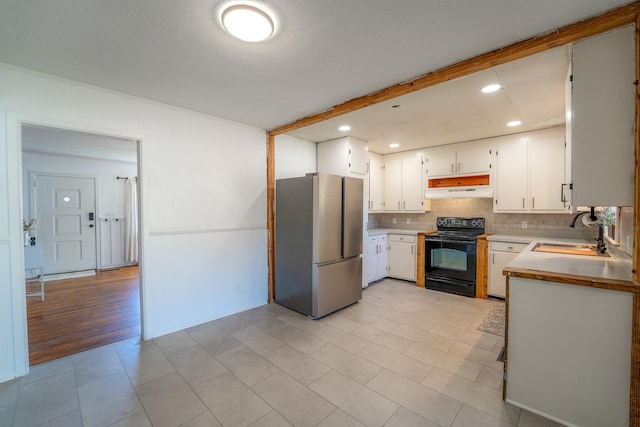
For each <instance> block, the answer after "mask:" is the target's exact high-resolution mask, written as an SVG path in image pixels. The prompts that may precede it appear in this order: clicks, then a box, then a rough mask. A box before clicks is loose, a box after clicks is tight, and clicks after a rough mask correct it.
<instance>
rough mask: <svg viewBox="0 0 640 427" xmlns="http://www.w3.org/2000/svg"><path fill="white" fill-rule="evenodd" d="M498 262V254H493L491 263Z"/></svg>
mask: <svg viewBox="0 0 640 427" xmlns="http://www.w3.org/2000/svg"><path fill="white" fill-rule="evenodd" d="M495 263H496V254H491V264H495Z"/></svg>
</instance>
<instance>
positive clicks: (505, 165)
mask: <svg viewBox="0 0 640 427" xmlns="http://www.w3.org/2000/svg"><path fill="white" fill-rule="evenodd" d="M527 150H528V142H527V141H518V142H508V143H505V144H500V145H498V150H497V151H498V152H497V161H496V166H497V174H496V186H495V187H496V188H495V201H494V206H495V211H496V212H505V211H506V212H519V211H525V210H527V205H526V204H527V197H528V194H527V180H528V176H529V173H528V170H527Z"/></svg>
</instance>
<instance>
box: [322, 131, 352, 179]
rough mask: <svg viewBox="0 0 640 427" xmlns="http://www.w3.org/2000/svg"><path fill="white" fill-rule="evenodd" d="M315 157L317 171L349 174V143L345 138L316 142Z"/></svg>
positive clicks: (342, 174)
mask: <svg viewBox="0 0 640 427" xmlns="http://www.w3.org/2000/svg"><path fill="white" fill-rule="evenodd" d="M316 157H317V158H316V162H317V165H318V172H322V173H330V174H334V175H340V176H346V175H349V144H348V141H347V139H346V138H340V139H333V140H331V141H325V142H321V143H319V144H317V145H316Z"/></svg>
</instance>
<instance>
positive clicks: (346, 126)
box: [338, 125, 351, 132]
mask: <svg viewBox="0 0 640 427" xmlns="http://www.w3.org/2000/svg"><path fill="white" fill-rule="evenodd" d="M338 130H341V131H342V132H346V131H348V130H351V126H349V125H342V126H340V127H339V128H338Z"/></svg>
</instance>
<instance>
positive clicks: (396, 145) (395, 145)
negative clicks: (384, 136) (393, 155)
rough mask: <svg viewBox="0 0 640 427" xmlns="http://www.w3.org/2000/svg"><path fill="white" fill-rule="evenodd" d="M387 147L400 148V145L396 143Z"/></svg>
mask: <svg viewBox="0 0 640 427" xmlns="http://www.w3.org/2000/svg"><path fill="white" fill-rule="evenodd" d="M389 147H391V148H398V147H400V144H398V143H397V142H394V143H393V144H389Z"/></svg>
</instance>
